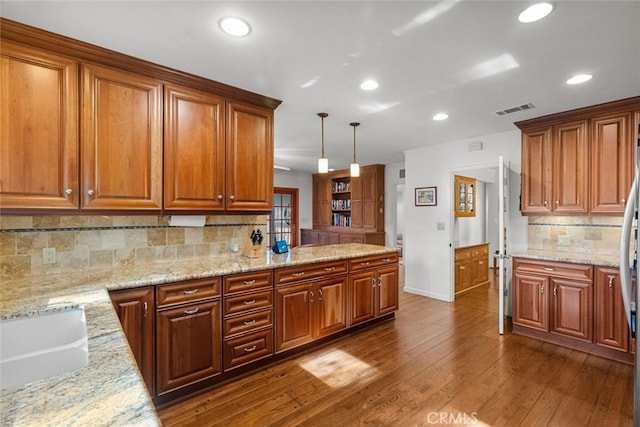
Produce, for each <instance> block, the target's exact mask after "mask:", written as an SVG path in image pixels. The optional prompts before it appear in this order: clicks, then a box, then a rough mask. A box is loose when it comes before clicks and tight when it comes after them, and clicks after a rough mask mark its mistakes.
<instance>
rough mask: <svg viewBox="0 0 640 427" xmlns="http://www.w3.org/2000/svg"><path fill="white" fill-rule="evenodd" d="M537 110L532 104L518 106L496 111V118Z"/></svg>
mask: <svg viewBox="0 0 640 427" xmlns="http://www.w3.org/2000/svg"><path fill="white" fill-rule="evenodd" d="M532 108H536V106H535V105H533V104H532V103H528V104H522V105H518V106H517V107H511V108H505V109H504V110H500V111H496V116H504V115H506V114H511V113H515V112H518V111H524V110H530V109H532Z"/></svg>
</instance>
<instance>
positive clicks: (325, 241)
mask: <svg viewBox="0 0 640 427" xmlns="http://www.w3.org/2000/svg"><path fill="white" fill-rule="evenodd" d="M338 243H366V244H369V245H379V246H384V245H385V237H384V232H377V231H359V230H340V228H338V227H334V228H332V229H326V230H322V229H315V228H313V229H312V228H303V229H300V244H302V245H333V244H338Z"/></svg>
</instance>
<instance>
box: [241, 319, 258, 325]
mask: <svg viewBox="0 0 640 427" xmlns="http://www.w3.org/2000/svg"><path fill="white" fill-rule="evenodd" d="M254 323H256V319H253V320H249V321H245V322H244V324H245V325H247V326H249V325H253V324H254Z"/></svg>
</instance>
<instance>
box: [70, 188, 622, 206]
mask: <svg viewBox="0 0 640 427" xmlns="http://www.w3.org/2000/svg"><path fill="white" fill-rule="evenodd" d="M71 193H73V190H72V189H70V188H67V189H66V190H64V194H66V195H67V196H70V195H71ZM623 203H624V202H623Z"/></svg>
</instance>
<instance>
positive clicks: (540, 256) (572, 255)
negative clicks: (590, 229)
mask: <svg viewBox="0 0 640 427" xmlns="http://www.w3.org/2000/svg"><path fill="white" fill-rule="evenodd" d="M510 255H511V257H513V258H528V259H537V260H541V261H557V262H571V263H574V264H591V265H596V266H602V267H614V268H617V267H618V266H620V256H619V255H618V254H617V253H615V254H613V253H612V254H591V253H585V252H560V251H548V250H541V249H540V250H537V249H529V250H527V251H526V252H519V253H512V254H510Z"/></svg>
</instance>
